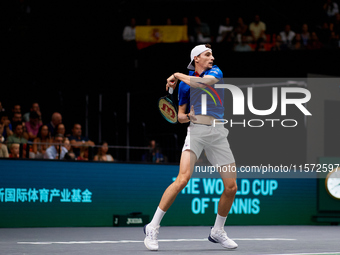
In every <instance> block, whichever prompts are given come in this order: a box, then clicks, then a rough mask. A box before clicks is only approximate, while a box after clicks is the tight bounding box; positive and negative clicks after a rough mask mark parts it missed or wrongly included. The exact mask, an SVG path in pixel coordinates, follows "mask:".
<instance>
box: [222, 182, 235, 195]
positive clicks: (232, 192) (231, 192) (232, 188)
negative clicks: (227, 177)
mask: <svg viewBox="0 0 340 255" xmlns="http://www.w3.org/2000/svg"><path fill="white" fill-rule="evenodd" d="M224 192H225V193H226V195H229V196H230V195H232V196H235V195H236V192H237V184H236V182H232V183H229V184H228V185H226V186H225V187H224Z"/></svg>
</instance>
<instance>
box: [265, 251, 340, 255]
mask: <svg viewBox="0 0 340 255" xmlns="http://www.w3.org/2000/svg"><path fill="white" fill-rule="evenodd" d="M322 254H325V255H338V254H340V252H334V251H333V252H313V253H280V254H268V255H322Z"/></svg>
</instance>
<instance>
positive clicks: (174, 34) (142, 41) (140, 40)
mask: <svg viewBox="0 0 340 255" xmlns="http://www.w3.org/2000/svg"><path fill="white" fill-rule="evenodd" d="M136 42H137V46H138V48H143V47H146V46H149V45H151V44H154V43H175V42H188V27H187V26H136ZM140 46H142V47H140Z"/></svg>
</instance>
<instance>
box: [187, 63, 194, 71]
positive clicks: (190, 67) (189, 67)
mask: <svg viewBox="0 0 340 255" xmlns="http://www.w3.org/2000/svg"><path fill="white" fill-rule="evenodd" d="M187 68H188V69H189V70H195V67H194V66H193V65H192V64H191V62H190V63H189V65H188V67H187Z"/></svg>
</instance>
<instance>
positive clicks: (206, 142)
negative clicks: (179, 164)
mask: <svg viewBox="0 0 340 255" xmlns="http://www.w3.org/2000/svg"><path fill="white" fill-rule="evenodd" d="M228 134H229V130H228V129H226V128H224V126H223V125H216V126H215V127H214V126H207V125H200V124H194V123H190V126H189V127H188V132H187V136H186V138H185V142H184V146H183V149H182V151H185V150H191V151H193V152H194V153H195V154H196V157H197V159H198V158H199V157H200V155H201V153H202V151H203V149H204V151H205V154H206V156H207V159H208V160H209V162H210V163H211V164H212V165H213V166H224V165H227V164H231V163H234V162H235V159H234V155H233V153H232V152H231V150H230V146H229V142H228V139H227V136H228Z"/></svg>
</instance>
